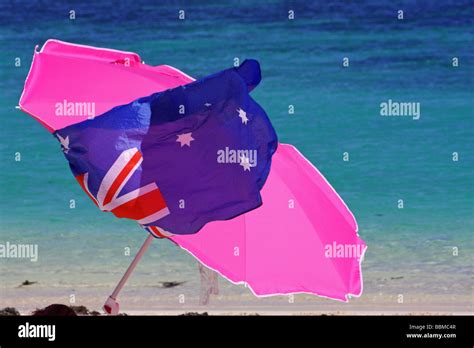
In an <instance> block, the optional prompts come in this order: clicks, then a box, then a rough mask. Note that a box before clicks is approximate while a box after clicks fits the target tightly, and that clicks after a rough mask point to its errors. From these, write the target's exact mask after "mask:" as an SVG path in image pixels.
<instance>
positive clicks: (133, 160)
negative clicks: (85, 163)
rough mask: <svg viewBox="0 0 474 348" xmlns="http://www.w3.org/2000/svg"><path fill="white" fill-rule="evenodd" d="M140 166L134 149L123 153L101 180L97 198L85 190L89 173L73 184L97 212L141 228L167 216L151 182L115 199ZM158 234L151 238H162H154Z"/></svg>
mask: <svg viewBox="0 0 474 348" xmlns="http://www.w3.org/2000/svg"><path fill="white" fill-rule="evenodd" d="M142 162H143V156H142V154H141V153H140V151H139V150H138V149H137V148H131V149H128V150H125V151H123V152H122V153H121V154H120V155H119V157H118V158H117V160H116V161H115V162H114V164H113V165H112V166H111V167H110V169H109V170H108V171H107V173H106V174H105V176H104V178H103V179H102V182H101V183H100V186H99V190H98V192H97V197H95V196H94V195H93V194H92V193H91V192H90V190H89V187H88V177H89V173H84V174H80V175H77V176H76V180H77V181H78V182H79V185H81V187H82V189H83V190H84V191H85V192H86V193H87V195H88V196H89V197H90V198H91V199H92V201H93V202H94V203H95V204H96V205H97V206H98V207H99V209H100V210H102V211H109V212H112V213H113V214H114V215H115V216H117V217H120V218H128V219H132V220H136V221H137V222H138V223H139V224H141V225H145V224H150V223H152V222H154V221H156V220H159V219H161V218H163V217H165V216H166V215H168V214H169V213H170V211H169V209H168V207H167V205H166V202H165V199H164V198H163V195H162V194H161V192H160V190H159V188H158V186H157V185H156V184H155V183H154V182H153V183H150V184H148V185H145V186H142V187H140V188H138V189H136V190H133V191H131V192H128V193H126V194H123V195H121V196H119V194H120V192H121V191H122V189H123V187H124V186H125V184H126V183H127V182H128V180H129V179H130V177H131V176H132V175H133V173H134V172H135V171H136V170H137V169H138V168H139V167H140V165H141V163H142ZM143 227H144V228H146V227H145V226H143ZM153 227H155V226H153ZM146 229H147V230H149V229H148V228H146ZM156 230H157V228H156ZM150 232H152V231H150ZM158 233H159V230H158V232H157V233H156V234H155V233H154V234H155V235H156V236H157V237H162V236H160V235H157V234H158Z"/></svg>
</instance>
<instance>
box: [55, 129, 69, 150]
mask: <svg viewBox="0 0 474 348" xmlns="http://www.w3.org/2000/svg"><path fill="white" fill-rule="evenodd" d="M58 139H59V141H60V142H61V145H62V147H63V152H64V153H68V152H69V137H68V136H66V138H63V137H62V136H60V135H59V134H58Z"/></svg>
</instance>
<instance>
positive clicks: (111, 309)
mask: <svg viewBox="0 0 474 348" xmlns="http://www.w3.org/2000/svg"><path fill="white" fill-rule="evenodd" d="M153 239H154V237H153V236H152V235H151V234H150V235H149V236H148V237H147V238H146V239H145V242H144V243H143V245H142V246H141V248H140V250H138V253H137V254H136V255H135V258H134V259H133V261H132V263H131V264H130V266H128V268H127V271H126V272H125V274H124V275H123V277H122V279H120V282H119V283H118V284H117V286H116V287H115V290H114V292H113V293H112V295H110V296H109V298H108V299H107V301H106V302H105V304H104V307H103V308H104V310H105V312H107V313H108V314H111V315H117V314H118V312H119V303H118V302H117V296H118V294H119V292H120V290H122V288H123V286H124V285H125V283H126V282H127V280H128V278H129V277H130V275H131V274H132V272H133V270H134V269H135V267H137V264H138V262H140V259H141V258H142V256H143V254H145V252H146V250H147V249H148V246H149V245H150V244H151V242H152V241H153Z"/></svg>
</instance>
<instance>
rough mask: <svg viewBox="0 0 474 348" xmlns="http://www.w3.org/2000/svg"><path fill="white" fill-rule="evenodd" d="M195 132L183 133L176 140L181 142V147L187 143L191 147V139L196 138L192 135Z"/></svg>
mask: <svg viewBox="0 0 474 348" xmlns="http://www.w3.org/2000/svg"><path fill="white" fill-rule="evenodd" d="M192 134H193V133H183V134H179V135H178V139H176V141H177V142H178V143H180V144H181V147H183V146H184V145H187V146H189V147H191V141H193V140H194V138H193V137H192V136H191V135H192Z"/></svg>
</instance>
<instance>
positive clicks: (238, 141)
mask: <svg viewBox="0 0 474 348" xmlns="http://www.w3.org/2000/svg"><path fill="white" fill-rule="evenodd" d="M260 80H261V74H260V66H259V64H258V62H257V61H255V60H246V61H245V62H244V63H243V64H242V65H241V66H240V67H238V68H232V69H227V70H224V71H221V72H219V73H217V74H214V75H211V76H208V77H205V78H203V79H200V80H196V81H195V82H192V83H190V84H188V85H185V86H181V87H177V88H174V89H169V90H166V91H164V92H160V93H156V94H152V95H150V96H147V97H144V98H140V99H138V100H135V101H133V102H132V103H130V104H127V105H122V106H117V107H115V108H113V109H112V110H110V111H108V112H106V113H105V114H102V115H100V116H98V117H96V118H94V119H91V120H86V121H83V122H81V123H78V124H75V125H72V126H68V127H66V128H63V129H60V130H58V131H56V132H55V133H54V135H55V136H56V138H57V139H58V140H59V141H60V142H61V147H62V150H63V152H64V154H65V157H66V159H67V160H68V161H69V165H70V168H71V170H72V173H73V174H74V176H75V178H76V179H77V181H78V182H79V184H80V185H81V187H82V189H83V190H84V191H85V192H86V193H87V194H88V195H89V197H90V198H91V199H92V200H93V202H94V203H95V204H96V205H97V206H98V207H99V208H100V209H101V210H102V211H110V212H112V213H113V214H115V215H116V216H117V217H121V218H129V219H133V220H136V221H138V222H139V223H140V224H141V225H143V226H144V227H149V228H148V230H151V231H156V232H158V233H157V234H158V235H159V232H160V231H161V233H162V234H163V233H164V234H166V233H171V234H191V233H196V232H197V231H199V229H201V228H202V227H203V226H204V225H205V224H206V223H208V222H210V221H214V220H226V219H231V218H233V217H235V216H237V215H240V214H243V213H245V212H247V211H250V210H252V209H255V208H257V207H259V206H260V205H261V204H262V200H261V196H260V190H261V189H262V187H263V185H264V183H265V180H266V178H267V176H268V173H269V171H270V165H271V158H272V155H273V153H274V152H275V151H276V147H277V144H278V141H277V136H276V133H275V130H274V129H273V127H272V124H271V123H270V120H269V119H268V116H267V115H266V113H265V111H264V110H263V109H262V108H261V107H260V106H259V105H258V104H257V103H256V102H255V101H254V100H253V99H252V98H251V97H250V95H249V93H250V91H251V90H252V89H253V88H254V87H256V86H257V85H258V84H259V82H260ZM132 88H133V87H132Z"/></svg>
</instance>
